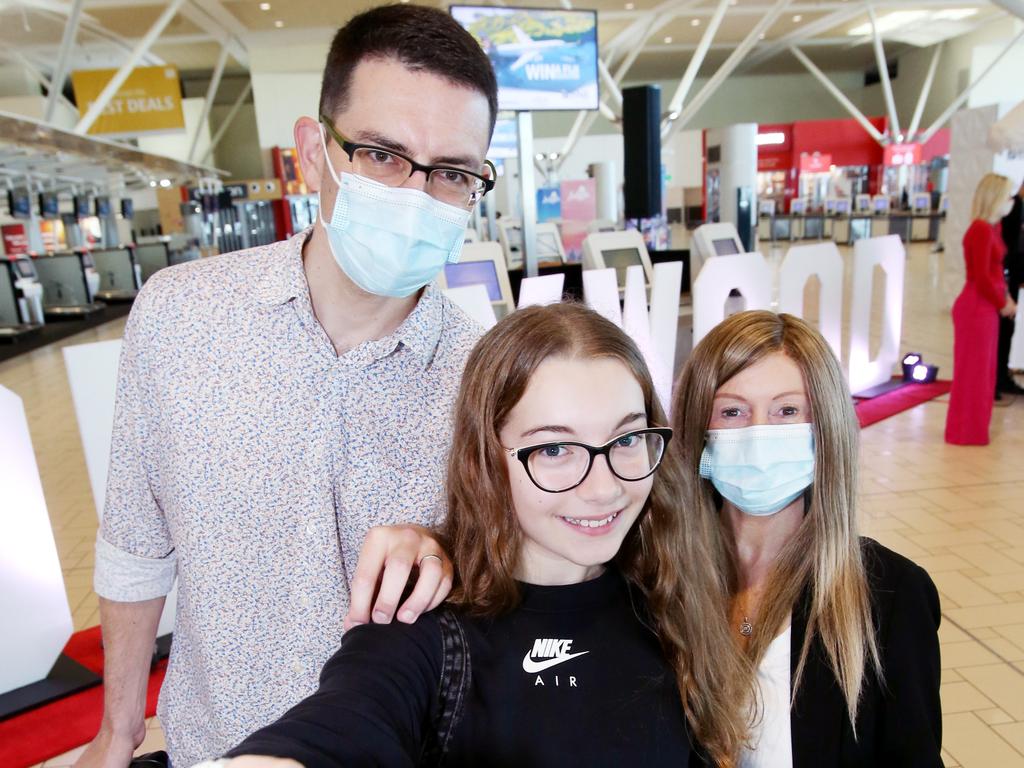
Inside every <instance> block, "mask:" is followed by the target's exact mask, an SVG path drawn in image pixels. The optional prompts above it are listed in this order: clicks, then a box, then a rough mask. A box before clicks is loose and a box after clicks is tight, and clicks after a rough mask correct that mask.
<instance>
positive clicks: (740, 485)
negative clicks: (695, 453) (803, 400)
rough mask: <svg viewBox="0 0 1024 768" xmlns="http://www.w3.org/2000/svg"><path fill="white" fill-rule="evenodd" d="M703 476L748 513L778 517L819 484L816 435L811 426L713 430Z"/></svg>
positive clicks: (704, 457) (703, 461) (702, 463)
mask: <svg viewBox="0 0 1024 768" xmlns="http://www.w3.org/2000/svg"><path fill="white" fill-rule="evenodd" d="M700 476H701V477H706V478H708V479H710V480H711V484H712V485H714V486H715V489H716V490H717V491H718V492H719V493H720V494H722V497H723V498H725V499H728V500H729V501H731V502H732V503H733V505H735V506H736V507H737V508H738V509H740V510H742V511H743V512H745V513H747V514H748V515H756V516H763V515H774V514H775V513H776V512H778V511H779V510H781V509H782V508H784V507H785V506H787V505H788V504H790V503H792V502H793V501H795V500H796V499H797V498H798V497H799V496H800V494H802V493H803V492H804V491H805V490H806V489H807V488H808V487H809V486H810V484H811V482H812V481H813V480H814V432H813V431H812V429H811V425H810V424H809V423H808V424H767V425H763V426H756V427H745V428H743V429H709V430H708V433H707V438H706V441H705V444H704V452H703V453H702V454H701V457H700Z"/></svg>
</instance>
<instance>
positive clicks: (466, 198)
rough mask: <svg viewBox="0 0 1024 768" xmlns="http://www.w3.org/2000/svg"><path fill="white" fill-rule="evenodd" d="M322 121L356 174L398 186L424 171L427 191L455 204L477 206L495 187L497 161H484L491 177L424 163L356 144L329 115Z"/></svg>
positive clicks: (445, 201)
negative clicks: (338, 128)
mask: <svg viewBox="0 0 1024 768" xmlns="http://www.w3.org/2000/svg"><path fill="white" fill-rule="evenodd" d="M320 122H321V123H323V125H324V128H326V129H327V132H328V133H330V134H331V138H333V139H334V141H335V142H337V144H338V146H339V147H341V149H342V151H344V153H345V154H346V155H348V159H349V162H350V163H352V167H353V169H354V170H355V172H356V173H357V174H359V175H360V176H365V177H367V178H369V179H373V180H374V181H379V182H380V183H381V184H386V185H388V186H389V187H397V186H399V185H400V184H403V183H405V180H406V179H408V178H409V177H410V176H412V175H413V174H414V173H416V171H423V173H425V174H426V176H427V188H426V191H427V194H428V195H430V196H431V197H433V198H434V199H435V200H440V201H441V202H442V203H447V204H448V205H455V206H462V207H466V206H472V205H475V204H476V203H477V202H478V201H479V200H480V198H481V197H483V196H484V195H486V194H487V193H488V192H490V191H491V190H492V189H494V180H495V178H496V177H497V175H498V172H497V169H495V167H494V163H492V162H491V161H490V160H485V161H484V162H485V163H486V164H487V168H488V172H489V174H490V178H488V177H487V176H483V175H481V174H479V173H473V172H472V171H467V170H466V169H465V168H455V167H453V166H448V165H423V164H422V163H417V162H416V161H415V160H413V159H412V158H411V157H409V156H407V155H403V154H402V153H401V152H396V151H395V150H393V149H385V148H384V147H378V146H376V145H374V144H357V143H355V142H352V141H349V140H348V139H346V138H345V137H344V136H342V135H341V134H340V133H338V131H337V129H336V128H335V127H334V125H333V124H332V123H331V121H330V120H329V119H328V118H327V116H326V115H323V114H321V115H320Z"/></svg>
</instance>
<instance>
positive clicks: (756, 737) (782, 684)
mask: <svg viewBox="0 0 1024 768" xmlns="http://www.w3.org/2000/svg"><path fill="white" fill-rule="evenodd" d="M792 635H793V626H792V624H790V625H788V626H787V627H786V629H785V630H784V631H783V632H782V634H781V635H779V636H778V637H776V638H775V639H774V640H772V643H771V645H769V646H768V650H767V651H766V652H765V654H764V658H763V659H762V660H761V664H760V666H759V667H758V668H757V687H758V694H759V699H760V702H761V707H762V709H761V713H760V715H761V717H760V718H759V719H758V720H757V722H756V723H755V724H754V727H753V728H752V729H751V733H750V744H751V746H752V747H753V749H744V750H743V752H742V754H741V755H740V768H792V766H793V743H792V741H791V739H790V728H789V695H790V694H789V682H790V670H789V654H790V640H791V638H792Z"/></svg>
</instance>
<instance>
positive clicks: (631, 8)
mask: <svg viewBox="0 0 1024 768" xmlns="http://www.w3.org/2000/svg"><path fill="white" fill-rule="evenodd" d="M634 8H636V6H635V5H633V4H632V3H626V10H627V11H632V10H633V9H634Z"/></svg>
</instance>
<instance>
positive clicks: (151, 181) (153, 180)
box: [149, 179, 156, 187]
mask: <svg viewBox="0 0 1024 768" xmlns="http://www.w3.org/2000/svg"><path fill="white" fill-rule="evenodd" d="M149 186H151V187H155V186H156V179H150V180H149Z"/></svg>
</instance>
